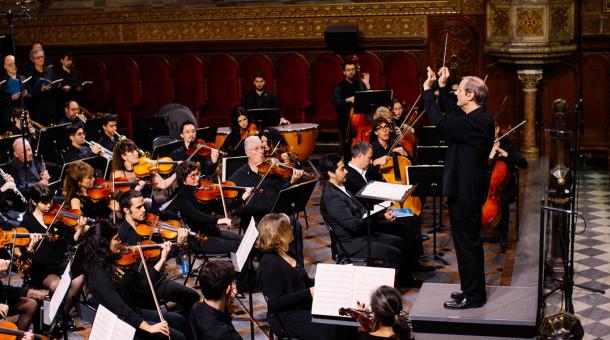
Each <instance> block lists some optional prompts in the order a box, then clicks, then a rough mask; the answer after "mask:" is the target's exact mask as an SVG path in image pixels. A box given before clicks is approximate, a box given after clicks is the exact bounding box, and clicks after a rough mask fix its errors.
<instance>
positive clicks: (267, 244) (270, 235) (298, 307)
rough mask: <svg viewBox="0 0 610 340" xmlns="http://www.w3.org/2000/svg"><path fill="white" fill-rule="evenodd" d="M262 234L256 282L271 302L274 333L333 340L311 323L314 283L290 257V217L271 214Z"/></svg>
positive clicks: (261, 227) (269, 314)
mask: <svg viewBox="0 0 610 340" xmlns="http://www.w3.org/2000/svg"><path fill="white" fill-rule="evenodd" d="M258 230H259V235H258V239H257V240H256V248H258V249H259V250H260V251H261V252H263V253H264V255H263V257H262V258H261V260H260V264H259V266H258V273H257V277H256V280H257V282H258V285H259V286H260V287H261V289H262V291H263V295H264V296H265V299H266V300H267V309H268V311H267V321H268V322H269V327H270V328H271V330H272V331H273V332H274V333H275V334H277V335H279V336H286V337H289V338H299V339H308V340H318V339H320V340H322V339H333V335H334V334H333V328H332V327H329V326H327V325H323V324H319V323H313V322H311V303H312V300H313V295H314V282H313V280H312V279H310V278H309V276H308V275H307V272H306V271H305V269H304V268H303V267H301V266H300V265H298V264H297V260H296V259H295V258H294V255H293V254H290V253H289V250H288V247H289V245H290V243H291V242H292V240H293V238H292V229H291V226H290V219H289V218H288V216H286V215H285V214H275V213H272V214H268V215H266V216H265V217H263V218H262V219H261V221H260V223H259V225H258ZM204 294H205V292H204Z"/></svg>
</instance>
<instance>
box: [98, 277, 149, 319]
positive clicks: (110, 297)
mask: <svg viewBox="0 0 610 340" xmlns="http://www.w3.org/2000/svg"><path fill="white" fill-rule="evenodd" d="M90 275H91V277H89V280H88V281H89V287H90V288H91V290H92V292H93V293H94V294H95V295H96V296H97V297H98V298H99V300H100V301H99V303H100V304H101V305H103V306H104V307H106V308H108V309H109V310H110V311H111V312H113V313H114V314H116V315H117V316H118V317H119V319H121V320H123V321H125V322H127V323H128V324H130V325H131V326H133V327H135V328H136V329H138V328H140V324H141V323H142V321H144V317H143V316H142V315H140V314H138V313H136V312H135V311H134V310H133V309H132V308H131V307H129V306H128V305H127V304H125V302H124V301H123V299H121V296H120V295H119V293H118V292H117V291H116V289H115V288H114V286H113V284H112V279H111V278H110V276H109V275H108V274H107V273H106V272H105V271H104V270H103V269H101V268H98V269H96V270H95V271H93V273H91V274H90Z"/></svg>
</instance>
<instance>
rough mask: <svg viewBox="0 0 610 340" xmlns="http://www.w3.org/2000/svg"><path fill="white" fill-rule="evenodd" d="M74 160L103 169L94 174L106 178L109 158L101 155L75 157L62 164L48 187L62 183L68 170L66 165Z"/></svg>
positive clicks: (96, 168)
mask: <svg viewBox="0 0 610 340" xmlns="http://www.w3.org/2000/svg"><path fill="white" fill-rule="evenodd" d="M76 162H85V163H87V164H89V165H91V166H92V167H93V169H95V170H98V169H104V170H103V173H101V174H97V173H96V174H95V175H96V177H98V178H106V175H107V174H108V168H109V167H110V160H108V159H106V158H104V157H102V156H93V157H88V158H83V159H77V160H75V161H72V162H68V163H64V165H63V166H62V168H61V172H60V173H59V177H58V179H57V180H56V181H54V182H51V183H49V188H52V187H54V186H55V185H57V184H61V183H63V182H64V179H65V178H66V174H67V172H68V167H69V166H70V164H73V163H76Z"/></svg>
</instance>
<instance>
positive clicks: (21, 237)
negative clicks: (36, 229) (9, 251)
mask: <svg viewBox="0 0 610 340" xmlns="http://www.w3.org/2000/svg"><path fill="white" fill-rule="evenodd" d="M31 235H41V236H43V237H47V238H49V239H51V240H56V239H57V238H58V236H57V235H50V234H41V233H30V232H28V230H27V229H26V228H23V227H17V228H13V229H12V230H0V247H5V246H7V245H13V244H14V245H15V247H27V245H28V244H30V236H31Z"/></svg>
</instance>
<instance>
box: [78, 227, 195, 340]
mask: <svg viewBox="0 0 610 340" xmlns="http://www.w3.org/2000/svg"><path fill="white" fill-rule="evenodd" d="M121 251H122V246H121V241H120V239H119V227H118V226H116V225H114V224H112V223H111V222H110V221H108V220H99V221H97V222H96V223H95V224H93V226H92V227H91V228H90V230H89V231H88V232H87V237H86V239H85V246H84V254H85V264H86V266H85V270H86V274H87V284H88V286H89V289H90V290H91V294H92V299H93V303H94V305H98V304H101V305H103V306H104V307H106V308H108V309H109V310H110V311H111V312H112V313H114V314H116V315H117V316H118V317H119V319H121V320H123V321H125V322H127V323H128V324H130V325H131V326H133V327H134V328H136V336H135V338H136V339H167V337H168V336H169V337H171V339H174V340H181V339H185V336H184V332H185V330H186V329H187V323H186V320H185V319H184V317H183V316H181V315H180V314H177V313H172V312H165V313H163V318H164V319H165V321H160V320H159V315H158V313H157V311H154V310H147V309H139V308H137V306H136V305H135V302H134V298H135V297H136V295H137V293H136V291H135V290H136V289H150V288H148V287H147V285H148V281H147V279H146V277H145V276H144V277H143V276H142V275H145V274H144V273H143V272H140V274H136V273H134V274H133V275H130V274H126V273H124V272H122V271H121V270H120V268H117V267H115V266H114V262H115V260H116V259H117V258H120V256H121ZM169 251H170V247H169V245H163V246H162V248H161V256H162V257H163V256H165V257H167V254H168V253H169ZM149 268H151V269H150V270H149V271H150V275H151V280H153V281H154V279H155V278H154V277H155V276H157V275H159V273H158V271H159V270H160V268H157V267H156V266H155V267H152V266H149Z"/></svg>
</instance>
